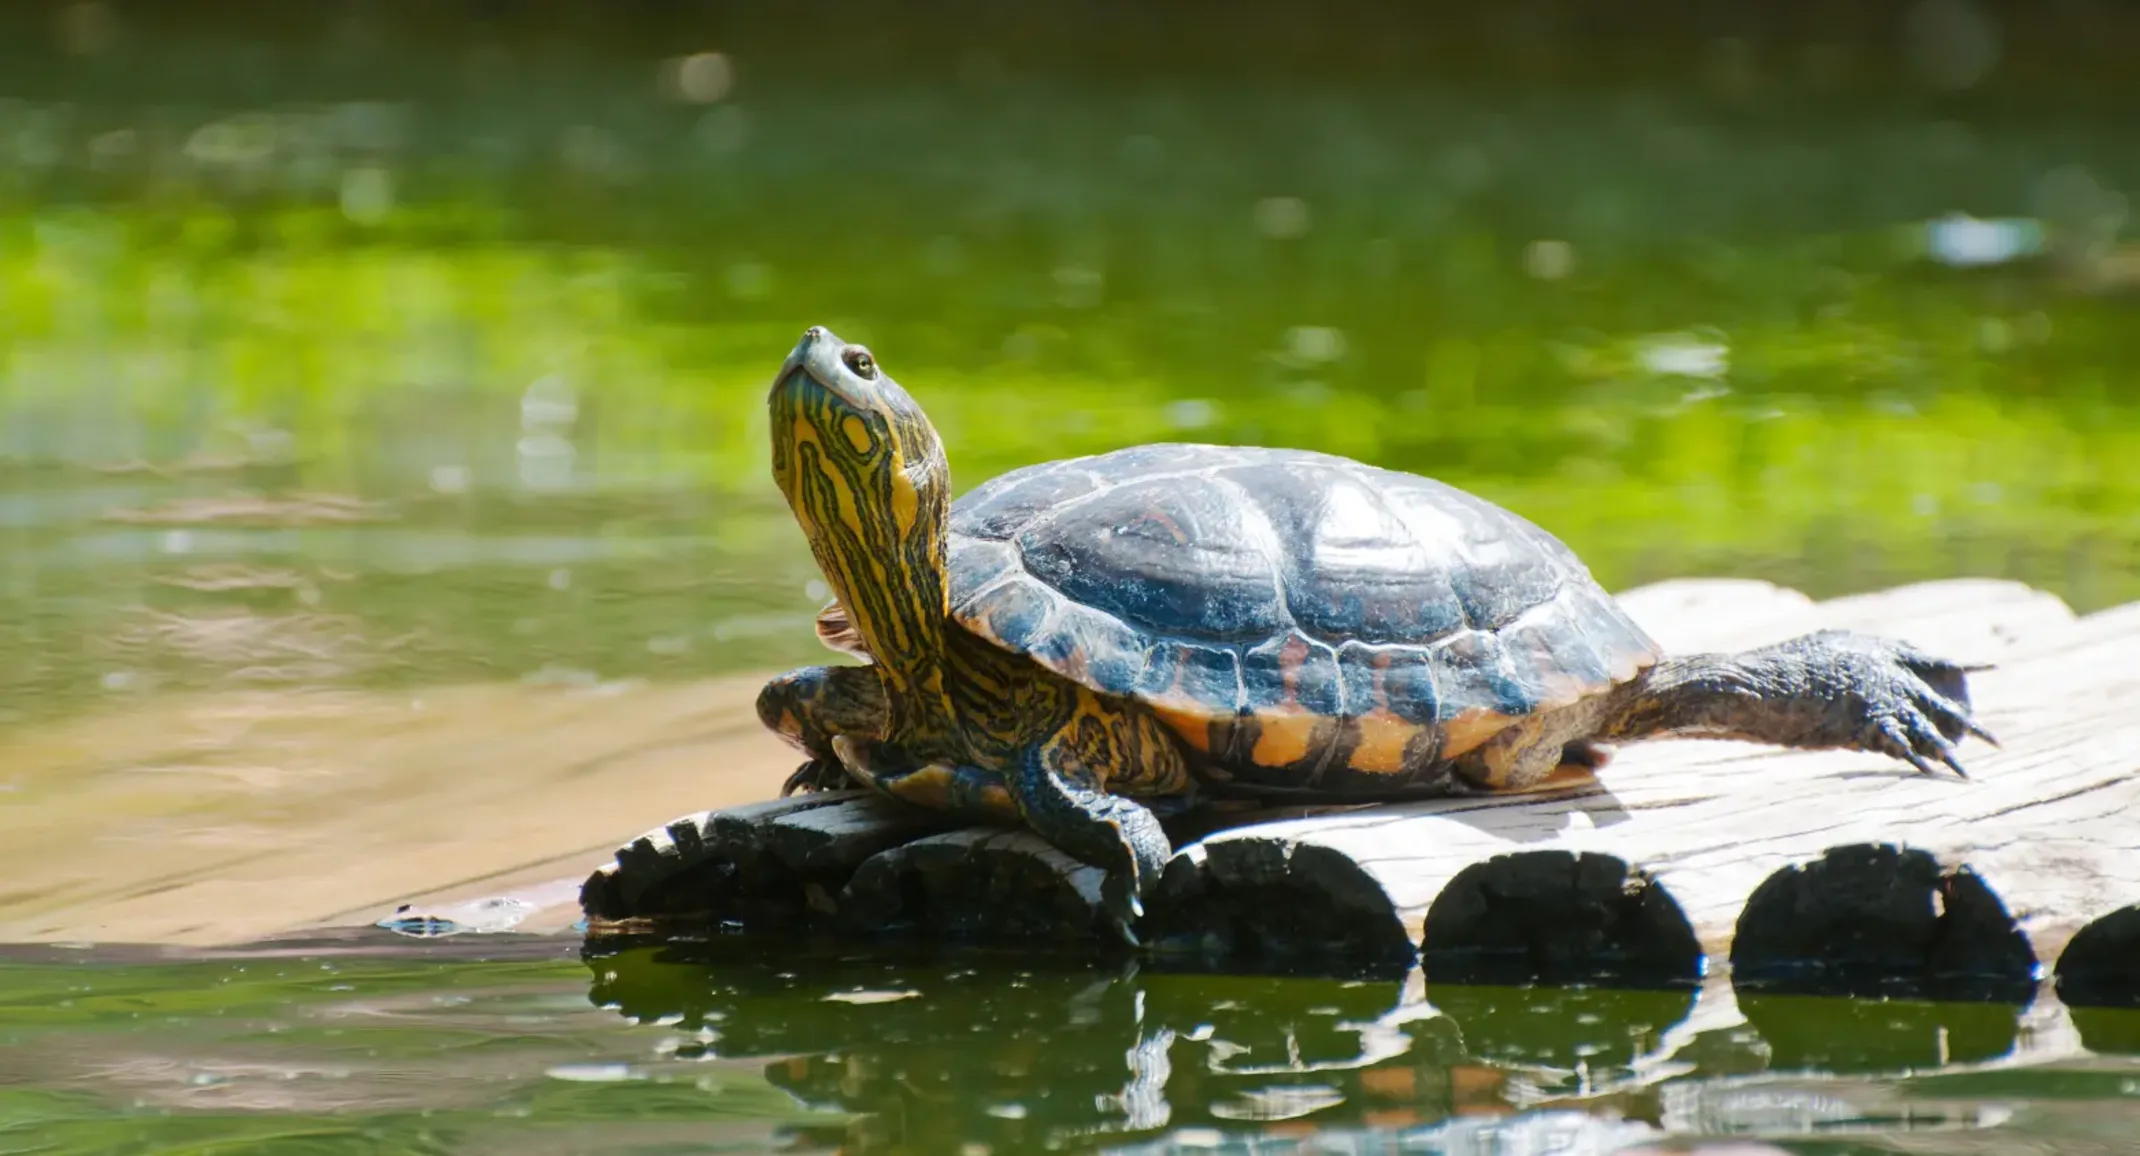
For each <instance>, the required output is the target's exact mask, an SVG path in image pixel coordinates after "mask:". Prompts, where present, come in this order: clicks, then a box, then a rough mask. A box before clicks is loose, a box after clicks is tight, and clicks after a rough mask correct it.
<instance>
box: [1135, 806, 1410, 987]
mask: <svg viewBox="0 0 2140 1156" xmlns="http://www.w3.org/2000/svg"><path fill="white" fill-rule="evenodd" d="M1210 852H1215V853H1210ZM1148 926H1149V931H1148V932H1147V935H1146V938H1147V940H1148V941H1149V942H1151V943H1152V944H1153V947H1154V950H1156V951H1158V952H1160V953H1162V954H1164V955H1168V956H1175V957H1183V958H1196V959H1202V960H1206V961H1231V962H1234V963H1239V964H1249V965H1265V966H1275V967H1281V968H1291V967H1301V966H1310V967H1317V968H1320V969H1326V970H1327V969H1331V968H1335V969H1338V970H1359V971H1361V972H1363V973H1365V974H1397V973H1402V972H1403V971H1405V970H1406V969H1407V968H1409V967H1410V966H1411V965H1412V962H1413V946H1412V940H1411V936H1410V935H1409V934H1407V932H1406V929H1405V926H1404V923H1403V921H1402V920H1401V919H1399V918H1398V917H1397V915H1396V913H1395V912H1394V911H1393V910H1392V904H1391V901H1390V898H1389V896H1388V895H1387V894H1385V893H1384V891H1383V889H1382V886H1381V884H1380V883H1379V882H1377V881H1376V879H1375V878H1374V876H1373V875H1371V874H1369V873H1368V872H1366V871H1363V870H1361V868H1360V865H1359V864H1358V863H1357V862H1355V861H1353V860H1352V859H1351V858H1349V857H1347V856H1345V855H1343V854H1340V853H1338V852H1337V851H1334V850H1331V849H1329V848H1326V847H1315V846H1302V845H1294V844H1289V843H1285V842H1281V841H1278V840H1257V839H1236V840H1231V841H1229V842H1227V843H1225V844H1224V845H1223V846H1219V847H1215V848H1213V847H1210V846H1209V845H1197V846H1194V847H1191V848H1189V849H1187V850H1186V851H1185V852H1183V853H1182V854H1180V855H1177V856H1176V857H1175V859H1174V862H1173V863H1171V864H1169V865H1168V866H1167V873H1166V875H1165V876H1164V877H1163V878H1162V879H1161V881H1160V889H1159V895H1158V897H1157V898H1156V900H1155V901H1154V903H1153V905H1152V911H1151V913H1150V915H1149V917H1148Z"/></svg>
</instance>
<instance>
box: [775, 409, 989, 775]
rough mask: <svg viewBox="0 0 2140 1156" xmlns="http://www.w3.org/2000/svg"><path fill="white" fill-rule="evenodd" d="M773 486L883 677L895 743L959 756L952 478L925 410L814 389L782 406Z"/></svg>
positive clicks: (926, 752) (921, 753)
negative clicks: (953, 679) (952, 672)
mask: <svg viewBox="0 0 2140 1156" xmlns="http://www.w3.org/2000/svg"><path fill="white" fill-rule="evenodd" d="M771 409H772V414H771V416H772V420H773V432H774V439H773V440H774V447H775V449H774V476H775V478H776V480H777V481H779V483H780V488H781V490H782V492H783V493H784V494H785V495H786V496H787V500H788V507H789V509H790V510H792V511H793V512H794V515H795V519H796V521H797V523H798V524H800V526H801V527H802V530H803V534H804V535H805V536H806V537H807V538H808V539H809V542H810V552H811V554H812V556H813V557H815V558H816V560H817V565H818V569H819V570H821V571H822V572H823V573H824V576H825V581H826V582H827V583H828V584H829V585H830V586H831V587H832V590H833V593H834V594H835V595H837V596H838V597H839V600H840V603H841V605H842V606H844V607H845V608H846V610H847V614H848V616H849V619H850V620H851V621H852V622H853V624H854V628H855V631H856V632H857V633H858V634H860V635H861V637H862V641H863V642H864V644H865V645H867V646H868V648H869V652H870V655H871V657H872V659H873V660H874V661H875V662H876V664H877V665H878V667H879V668H880V670H881V672H882V675H883V678H884V682H885V690H886V692H887V693H886V698H887V700H888V702H889V705H890V708H891V710H890V715H891V717H890V729H891V734H890V735H889V736H888V737H889V738H890V739H891V740H892V741H893V742H894V743H896V744H898V745H900V746H902V747H904V748H906V749H907V750H908V751H909V752H910V753H912V754H915V755H917V756H922V757H931V756H934V755H937V754H948V753H952V750H953V746H954V738H953V736H954V735H955V733H956V723H955V718H954V712H953V709H952V705H951V701H950V699H949V697H948V696H947V695H946V693H945V689H944V688H945V666H946V661H947V659H946V654H945V639H944V634H945V631H946V629H947V628H948V627H947V621H948V618H949V614H950V591H949V587H948V578H947V574H946V546H945V538H946V537H947V535H948V533H949V530H950V470H949V468H948V466H947V465H946V463H945V461H944V456H943V450H942V447H941V445H940V443H939V442H938V441H937V438H936V435H935V432H934V431H933V430H931V429H930V428H929V427H928V424H927V422H926V421H924V420H921V418H920V415H919V412H918V411H916V412H914V413H912V414H908V413H902V412H900V410H899V408H898V407H896V406H890V405H887V406H885V407H884V408H883V409H881V410H875V409H870V410H864V409H858V408H857V407H856V406H855V405H854V404H853V403H852V401H851V400H849V399H844V398H841V397H839V396H838V395H836V394H834V393H832V392H831V391H828V390H825V389H822V388H813V386H812V384H811V383H810V382H808V381H803V382H799V383H797V384H796V385H795V386H793V387H791V388H786V389H776V390H775V392H774V394H773V399H772V406H771Z"/></svg>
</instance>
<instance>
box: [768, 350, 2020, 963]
mask: <svg viewBox="0 0 2140 1156" xmlns="http://www.w3.org/2000/svg"><path fill="white" fill-rule="evenodd" d="M768 408H769V416H770V432H771V440H772V465H773V476H774V480H775V481H776V483H777V484H778V486H779V488H780V490H781V492H782V493H783V495H785V497H786V499H787V504H788V507H789V509H790V510H791V512H792V513H793V515H794V517H795V519H796V521H797V523H798V524H799V525H800V527H801V529H802V532H803V535H804V537H805V538H806V539H807V541H808V543H809V547H810V550H811V553H812V556H813V557H814V559H815V561H816V563H817V566H818V568H819V570H820V571H822V573H823V576H824V579H825V581H826V583H827V584H828V586H829V588H830V592H831V595H832V598H831V600H830V601H829V602H828V603H827V604H826V606H825V608H824V610H823V611H822V612H821V614H820V616H819V618H818V620H817V632H818V635H819V637H820V639H821V640H822V641H823V642H824V643H825V644H826V645H827V646H829V647H830V648H831V649H833V650H835V651H839V652H844V653H845V654H847V655H850V656H852V657H854V658H856V659H859V660H860V664H859V665H822V666H808V667H804V668H802V669H799V670H794V671H790V672H788V673H785V674H782V675H780V676H778V677H775V678H773V679H772V680H771V681H769V682H768V683H767V684H766V685H765V687H764V689H763V690H762V691H761V693H760V694H759V696H758V701H757V710H758V715H759V718H760V719H761V721H762V722H763V723H764V725H765V726H766V727H768V728H769V729H771V730H772V731H774V732H775V733H777V734H778V735H779V736H781V737H782V738H784V739H785V740H786V741H787V742H788V743H790V744H791V745H793V746H794V747H796V748H797V749H799V750H800V751H801V752H802V753H803V754H804V755H805V756H806V761H805V762H804V763H803V764H802V766H801V767H800V769H799V770H798V771H797V772H796V775H795V776H794V777H793V778H791V779H790V781H789V784H788V788H787V789H784V791H783V793H787V790H791V789H794V788H797V787H802V788H810V789H819V788H826V787H832V786H840V785H852V784H855V783H859V784H861V785H863V786H864V787H867V788H869V789H872V790H875V791H879V792H882V793H884V794H887V795H890V796H893V797H896V798H900V799H904V800H907V801H909V802H912V803H916V804H919V805H921V806H925V807H931V808H935V809H938V810H940V811H944V812H948V813H949V814H950V815H951V816H953V817H955V818H957V819H959V820H960V821H966V820H971V821H974V822H990V823H1008V824H1015V825H1022V826H1024V827H1026V828H1028V829H1030V830H1031V831H1032V832H1034V833H1035V834H1036V835H1038V836H1039V837H1040V838H1042V839H1043V840H1045V841H1046V842H1048V843H1049V844H1051V845H1053V846H1054V847H1056V848H1057V849H1059V850H1061V851H1063V852H1065V853H1066V854H1068V855H1069V856H1071V857H1072V858H1075V859H1077V860H1079V861H1081V862H1083V863H1086V864H1089V865H1091V866H1094V867H1098V868H1100V869H1102V870H1103V871H1104V872H1105V873H1106V874H1105V876H1104V881H1103V884H1102V888H1101V891H1102V906H1103V909H1104V911H1105V913H1106V914H1105V918H1106V919H1107V920H1109V921H1110V922H1111V923H1112V924H1113V925H1114V927H1115V929H1116V930H1117V931H1119V932H1120V933H1121V934H1122V935H1123V937H1125V938H1126V939H1128V940H1130V941H1131V942H1132V943H1134V942H1136V940H1137V935H1136V923H1137V921H1138V920H1139V918H1140V917H1141V915H1142V912H1143V910H1144V907H1145V904H1146V903H1147V902H1148V901H1149V900H1150V899H1151V897H1152V894H1153V889H1154V887H1155V885H1156V884H1157V881H1158V878H1159V875H1160V873H1161V871H1162V869H1163V868H1164V866H1165V864H1166V862H1167V861H1168V860H1169V858H1170V857H1171V856H1172V854H1173V848H1172V846H1171V844H1170V842H1169V839H1168V836H1167V834H1166V831H1165V830H1164V828H1163V826H1162V823H1161V818H1162V817H1163V816H1165V815H1168V814H1178V813H1180V812H1181V811H1182V810H1184V809H1186V808H1188V807H1191V806H1194V805H1195V804H1196V803H1198V802H1199V801H1202V800H1206V799H1214V798H1219V799H1223V798H1234V799H1246V800H1257V799H1261V800H1290V801H1296V802H1329V803H1370V804H1371V803H1377V802H1391V801H1398V800H1406V799H1418V798H1427V797H1433V796H1437V795H1443V796H1446V795H1454V794H1494V793H1521V792H1526V791H1535V790H1538V789H1540V788H1542V787H1544V786H1548V785H1552V784H1554V783H1559V782H1568V783H1575V782H1579V781H1581V777H1582V776H1585V775H1589V774H1593V773H1594V772H1595V771H1597V770H1598V769H1599V768H1600V767H1602V766H1603V765H1604V764H1605V762H1606V760H1607V759H1608V758H1609V756H1610V752H1611V750H1612V748H1613V746H1614V745H1616V744H1621V743H1625V742H1629V741H1633V740H1639V739H1647V738H1665V737H1714V738H1729V739H1739V740H1750V741H1756V742H1762V743H1768V744H1773V745H1780V746H1784V747H1792V748H1800V749H1844V750H1855V751H1864V752H1870V753H1877V754H1881V755H1885V756H1890V757H1892V758H1894V759H1897V760H1900V761H1902V762H1905V763H1908V764H1909V765H1911V766H1912V767H1914V768H1915V769H1916V770H1917V771H1918V772H1922V773H1925V774H1938V773H1940V772H1941V769H1942V768H1945V769H1947V770H1951V771H1952V772H1953V773H1954V774H1956V775H1959V776H1961V777H1963V778H1967V772H1966V771H1965V770H1964V768H1963V765H1962V763H1961V761H1960V760H1959V758H1958V757H1957V754H1956V750H1957V745H1958V744H1960V743H1961V742H1963V741H1965V736H1975V737H1976V738H1979V739H1982V740H1984V741H1987V742H1992V743H1996V740H1995V739H1993V738H1992V736H1991V734H1990V732H1989V731H1987V730H1986V729H1985V728H1984V727H1983V726H1982V725H1980V724H1979V723H1978V722H1977V720H1976V718H1975V717H1974V714H1973V710H1972V707H1971V704H1970V696H1969V687H1968V675H1969V674H1971V673H1974V672H1976V671H1979V670H1982V669H1985V668H1984V667H1982V666H1972V665H1964V664H1961V663H1957V662H1953V661H1950V660H1948V659H1946V658H1942V657H1938V656H1935V655H1932V654H1929V653H1926V652H1924V651H1922V650H1920V649H1918V648H1917V647H1915V646H1913V645H1911V644H1909V643H1907V642H1903V641H1899V640H1895V639H1891V638H1885V637H1880V636H1875V635H1867V634H1861V633H1856V632H1849V631H1839V630H1826V631H1820V632H1816V633H1812V634H1807V635H1804V636H1802V637H1798V638H1793V639H1790V640H1788V641H1785V642H1781V643H1777V644H1774V645H1770V646H1765V647H1761V648H1759V649H1754V650H1748V651H1744V652H1740V653H1736V654H1688V655H1667V654H1665V653H1664V652H1663V650H1662V648H1660V647H1659V645H1658V644H1657V643H1656V642H1655V641H1654V640H1653V639H1652V638H1651V637H1650V635H1649V634H1648V633H1646V632H1645V631H1644V630H1643V628H1642V627H1641V626H1640V625H1638V624H1637V623H1636V622H1635V620H1634V619H1633V618H1631V617H1630V616H1629V615H1628V614H1627V612H1626V611H1625V610H1624V609H1623V608H1622V607H1621V606H1620V604H1619V603H1618V602H1616V601H1615V600H1614V599H1613V597H1612V596H1611V595H1610V594H1608V593H1607V592H1606V591H1605V590H1604V589H1603V588H1602V587H1601V586H1600V585H1599V584H1598V582H1597V581H1596V579H1595V578H1594V577H1593V576H1592V574H1591V572H1590V570H1589V568H1588V567H1587V566H1586V565H1585V564H1584V563H1583V562H1582V561H1581V560H1580V559H1579V558H1578V557H1577V556H1576V554H1575V553H1574V552H1573V551H1572V550H1570V549H1569V547H1568V546H1567V545H1565V544H1564V543H1562V542H1561V541H1560V540H1559V539H1557V538H1555V537H1554V536H1552V535H1551V534H1549V533H1547V532H1546V531H1545V530H1543V529H1541V528H1539V527H1538V526H1537V525H1535V524H1533V523H1532V522H1530V521H1528V520H1527V519H1525V518H1523V517H1521V516H1519V515H1518V514H1516V513H1514V512H1513V511H1510V510H1508V509H1506V508H1504V507H1502V506H1499V505H1496V504H1494V503H1492V502H1489V501H1487V500H1486V499H1484V498H1481V497H1478V496H1476V495H1474V494H1471V493H1469V492H1467V491H1465V490H1462V489H1459V488H1457V487H1455V486H1452V485H1449V484H1446V483H1444V482H1441V481H1437V480H1434V479H1432V478H1428V477H1424V476H1421V475H1418V474H1413V473H1406V472H1401V471H1397V470H1392V469H1386V468H1382V467H1378V466H1372V465H1368V464H1365V463H1362V462H1359V461H1356V460H1353V459H1350V458H1345V457H1341V456H1336V455H1332V454H1328V453H1322V452H1317V451H1311V450H1304V449H1286V448H1276V447H1260V446H1237V445H1211V444H1189V443H1162V444H1146V445H1135V446H1129V447H1126V448H1122V449H1117V450H1113V451H1111V452H1105V453H1098V454H1093V455H1087V456H1082V457H1073V458H1067V459H1062V460H1057V461H1050V462H1043V463H1040V464H1037V465H1031V466H1026V467H1023V468H1020V469H1015V470H1012V471H1010V472H1008V473H1005V474H1001V475H999V476H997V477H995V478H993V479H991V480H989V481H987V482H985V483H983V484H982V485H980V486H978V487H976V488H975V489H973V490H972V491H971V492H969V493H967V494H965V495H964V496H963V497H961V498H959V500H958V501H957V502H956V503H954V502H953V501H952V500H951V478H950V470H949V466H948V464H947V461H946V457H945V453H944V448H943V443H942V440H941V439H940V438H939V436H938V435H937V433H936V431H935V429H934V427H933V426H932V425H931V424H930V422H929V419H928V417H927V416H926V415H925V414H924V413H923V411H922V409H921V407H920V406H919V405H918V404H916V402H915V401H914V399H913V398H912V397H911V396H910V395H909V394H908V393H907V392H906V391H905V390H904V389H903V388H901V387H900V386H899V385H898V384H897V383H896V382H895V381H894V380H893V379H892V378H891V377H890V376H889V375H888V374H886V373H885V371H884V369H883V368H882V367H881V366H880V365H879V364H878V363H877V360H876V358H875V356H874V355H873V354H872V353H871V352H870V350H869V349H868V348H867V347H866V346H862V345H858V344H850V343H848V342H845V341H843V340H841V339H840V338H839V337H837V336H836V335H834V334H833V333H832V332H831V331H830V330H828V329H826V328H824V327H822V326H820V327H813V328H811V329H810V330H808V331H807V332H806V333H805V334H804V335H803V337H802V339H801V341H800V342H798V343H797V345H796V346H795V348H794V350H793V352H792V353H790V354H789V356H788V358H787V360H786V361H785V363H784V364H783V365H782V366H781V369H780V372H779V374H778V376H777V377H776V378H775V379H774V382H773V385H772V387H771V390H770V395H769V399H768ZM1250 805H1253V804H1250Z"/></svg>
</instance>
